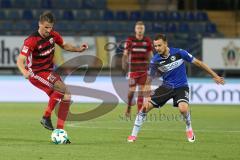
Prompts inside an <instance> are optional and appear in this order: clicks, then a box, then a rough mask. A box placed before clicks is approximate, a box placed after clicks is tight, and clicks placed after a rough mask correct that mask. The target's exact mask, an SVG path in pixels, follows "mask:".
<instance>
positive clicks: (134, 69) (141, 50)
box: [122, 21, 152, 117]
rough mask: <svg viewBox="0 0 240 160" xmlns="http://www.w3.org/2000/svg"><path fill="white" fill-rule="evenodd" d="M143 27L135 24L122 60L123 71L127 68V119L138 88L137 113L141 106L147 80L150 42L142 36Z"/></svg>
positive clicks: (139, 23) (138, 23)
mask: <svg viewBox="0 0 240 160" xmlns="http://www.w3.org/2000/svg"><path fill="white" fill-rule="evenodd" d="M144 32H145V25H144V23H143V22H142V21H138V22H137V23H136V24H135V36H130V37H128V38H127V40H126V44H125V49H124V52H123V58H122V67H123V69H124V70H126V69H127V67H128V77H129V91H128V106H127V110H126V112H125V115H126V116H127V117H129V116H130V114H131V106H132V105H133V103H132V101H133V96H134V92H135V91H136V87H137V86H138V98H137V106H138V112H139V111H140V109H141V108H142V105H143V100H144V98H143V88H144V85H145V81H146V79H147V70H148V64H149V59H150V57H151V56H152V42H151V39H150V38H149V37H145V36H144Z"/></svg>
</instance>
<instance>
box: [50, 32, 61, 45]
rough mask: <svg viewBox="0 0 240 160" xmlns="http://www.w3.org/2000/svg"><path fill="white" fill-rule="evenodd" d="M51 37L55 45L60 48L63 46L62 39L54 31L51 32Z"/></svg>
mask: <svg viewBox="0 0 240 160" xmlns="http://www.w3.org/2000/svg"><path fill="white" fill-rule="evenodd" d="M52 34H53V36H54V41H55V43H57V44H58V45H59V46H62V45H63V38H62V36H61V35H60V34H59V33H58V32H56V31H53V33H52Z"/></svg>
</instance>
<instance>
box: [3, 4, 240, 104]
mask: <svg viewBox="0 0 240 160" xmlns="http://www.w3.org/2000/svg"><path fill="white" fill-rule="evenodd" d="M239 6H240V4H239V1H238V0H229V1H224V0H213V1H211V2H208V1H207V0H201V1H200V0H199V1H198V0H193V1H191V0H187V1H181V0H170V1H168V0H160V1H159V0H122V1H116V0H89V1H85V0H71V1H67V0H35V1H32V0H0V8H1V10H0V75H1V76H0V80H1V82H2V83H1V88H2V91H3V92H6V93H7V94H6V93H5V94H3V95H2V94H1V96H0V97H1V98H0V101H10V102H11V99H12V101H28V99H29V101H44V99H45V98H46V97H45V95H43V94H41V92H40V93H38V92H37V91H36V90H35V89H33V87H32V86H31V85H30V84H28V82H27V81H24V80H23V78H22V77H21V75H20V74H19V71H18V69H17V68H16V58H17V55H18V54H19V51H20V49H21V46H22V43H23V40H24V39H25V38H26V36H28V35H29V34H30V33H32V32H33V31H35V30H36V29H37V27H38V18H39V15H40V14H41V13H42V12H43V11H46V10H49V11H52V12H53V13H54V15H55V17H56V19H57V22H56V24H55V27H54V28H55V29H56V30H57V31H59V32H60V33H61V34H62V35H63V37H64V39H65V41H68V42H71V43H73V44H76V45H79V44H80V43H83V42H87V43H89V50H88V51H87V52H85V53H84V54H82V55H91V56H96V57H97V58H99V59H100V60H101V61H102V63H103V65H102V67H101V66H99V64H98V63H96V61H95V60H92V61H89V62H88V65H89V68H90V69H89V71H88V75H90V76H91V75H96V74H97V72H98V71H99V68H100V67H101V72H100V73H98V74H99V75H100V76H105V77H103V79H102V80H99V81H96V83H97V84H96V86H102V87H103V85H101V83H99V84H98V82H103V81H104V78H105V79H106V78H107V80H109V79H108V78H109V77H110V76H124V74H123V72H122V70H121V57H122V49H123V45H124V43H123V42H124V40H125V39H126V38H127V36H129V35H133V34H134V24H135V23H136V21H138V20H142V21H144V23H145V25H146V35H148V36H150V37H152V38H153V37H154V35H155V34H156V33H165V34H166V35H167V38H168V40H169V46H173V47H178V48H183V49H186V50H187V51H189V52H190V53H191V54H193V55H194V56H195V57H197V58H199V59H201V60H203V61H204V62H206V63H207V64H208V65H210V67H212V68H213V69H215V70H216V71H217V73H219V74H220V75H222V76H224V77H225V78H227V83H228V84H229V86H225V88H221V89H217V90H216V89H215V88H216V87H215V86H214V85H213V86H212V88H211V85H208V83H209V81H208V80H205V79H203V78H209V77H208V76H207V75H206V73H204V72H203V71H201V70H199V69H198V68H197V67H195V66H193V65H192V66H191V67H190V65H189V64H188V65H187V72H188V75H189V76H190V77H193V78H195V79H193V81H192V79H191V80H190V82H195V83H196V85H197V86H193V87H195V88H196V89H198V88H199V84H200V85H201V84H203V88H207V90H206V91H200V92H201V93H199V94H201V95H200V96H202V97H203V98H205V99H207V100H206V101H205V100H203V101H201V98H199V97H198V95H197V94H196V95H195V96H196V99H197V100H199V102H203V103H212V102H216V103H226V104H231V103H235V104H236V103H238V102H239V97H238V94H239V90H238V88H239V87H238V85H237V82H238V79H236V78H238V77H239V75H240V74H239V69H240V66H239V58H240V48H239V47H240V43H239V40H238V37H239V34H240V29H239V28H240V27H239V25H240V20H239V16H238V15H239V11H238V10H239ZM217 38H218V39H217ZM56 48H57V49H56V57H55V61H56V63H57V64H58V65H59V66H60V65H61V64H63V63H64V62H67V61H68V60H69V59H71V58H74V57H76V56H79V55H78V54H75V53H66V52H64V51H62V50H61V49H60V48H59V47H58V46H56ZM85 70H86V68H85V67H80V68H79V69H78V70H77V71H75V72H74V73H72V74H73V75H78V76H83V75H84V73H85V72H84V71H85ZM110 71H111V72H110ZM198 78H199V79H198ZM228 78H230V79H228ZM100 79H101V77H100ZM14 80H15V81H14ZM198 80H199V82H198ZM77 81H78V80H77ZM78 82H79V85H82V83H80V82H83V81H80V80H79V81H78ZM210 82H211V81H210ZM69 83H74V80H73V81H72V80H70V82H69ZM83 83H84V82H83ZM110 83H111V82H110ZM19 84H21V86H22V87H17V86H18V85H19ZM193 84H194V83H193ZM205 85H208V86H205ZM90 86H91V85H90ZM209 87H210V88H209ZM236 87H237V90H236ZM9 88H12V89H13V88H14V90H15V91H16V92H14V93H15V94H13V93H12V89H11V90H9ZM107 88H111V87H107ZM23 89H24V90H25V94H21V96H20V95H18V94H19V93H21V91H22V90H23ZM99 89H100V90H101V89H103V90H105V89H106V87H105V88H101V87H100V88H99ZM228 89H229V90H228ZM33 90H34V91H35V92H34V94H30V92H32V91H33ZM125 90H127V87H126V89H125ZM193 90H195V89H194V88H193ZM18 91H19V92H18ZM3 92H2V93H3ZM109 92H112V93H114V94H116V93H115V92H114V89H109ZM193 93H194V92H193ZM35 94H36V95H38V96H35V99H34V98H28V97H27V96H29V95H35ZM23 95H25V98H24V97H23ZM192 96H194V95H192ZM14 97H15V98H14ZM16 97H18V98H16ZM36 97H42V98H39V99H38V98H36ZM21 99H22V100H21ZM208 99H209V100H208ZM221 99H222V100H221ZM76 100H77V101H88V100H87V99H85V98H82V99H78V98H75V101H76ZM192 101H193V102H194V103H195V101H194V100H192ZM199 102H196V103H199Z"/></svg>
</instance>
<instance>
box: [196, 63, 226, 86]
mask: <svg viewBox="0 0 240 160" xmlns="http://www.w3.org/2000/svg"><path fill="white" fill-rule="evenodd" d="M193 64H195V65H196V66H198V67H200V68H201V69H203V70H205V71H206V72H207V73H208V74H209V75H211V76H212V78H213V80H214V81H215V82H216V83H217V84H222V85H223V84H224V83H225V81H224V78H223V77H220V76H218V75H217V73H215V72H214V71H213V70H212V69H211V68H210V67H209V66H208V65H206V64H205V63H203V62H202V61H200V60H198V59H196V58H195V59H194V60H193Z"/></svg>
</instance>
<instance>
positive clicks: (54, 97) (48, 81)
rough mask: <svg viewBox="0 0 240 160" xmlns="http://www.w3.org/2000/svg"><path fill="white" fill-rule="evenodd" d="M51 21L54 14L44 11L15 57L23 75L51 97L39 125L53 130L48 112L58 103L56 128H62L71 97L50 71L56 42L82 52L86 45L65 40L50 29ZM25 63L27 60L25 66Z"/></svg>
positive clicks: (58, 77) (58, 78) (71, 50)
mask: <svg viewBox="0 0 240 160" xmlns="http://www.w3.org/2000/svg"><path fill="white" fill-rule="evenodd" d="M54 23H55V19H54V17H53V15H52V14H51V13H50V12H44V13H43V14H42V15H41V16H40V19H39V29H38V30H37V31H36V32H34V33H33V34H31V35H30V36H29V37H28V38H27V39H25V41H24V45H23V47H22V50H21V53H20V55H19V56H18V59H17V66H18V68H19V70H20V71H21V73H22V74H23V76H24V77H25V78H27V79H29V81H30V82H31V83H32V84H33V85H34V86H36V87H37V88H39V89H41V90H43V91H44V92H45V93H47V95H48V96H49V98H50V99H49V102H48V106H47V108H46V110H45V113H44V116H43V118H42V120H41V124H42V125H43V126H44V127H45V128H47V129H49V130H53V129H54V127H53V126H52V122H51V113H52V111H53V109H54V107H55V105H56V104H57V103H58V102H59V112H58V121H57V128H59V129H63V127H64V122H65V120H66V117H67V114H68V110H69V106H70V99H71V96H70V93H68V92H67V89H66V86H65V84H64V83H63V81H62V80H61V78H60V76H59V75H57V74H56V73H53V67H54V64H53V56H54V51H55V44H58V45H59V46H60V47H62V48H63V49H64V50H67V51H70V52H83V51H84V50H86V49H87V48H88V46H87V44H83V45H81V46H80V47H75V46H73V45H71V44H69V43H65V42H64V41H63V39H62V37H61V35H60V34H59V33H58V32H56V31H54V30H53V25H54ZM25 63H27V66H26V67H25Z"/></svg>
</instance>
